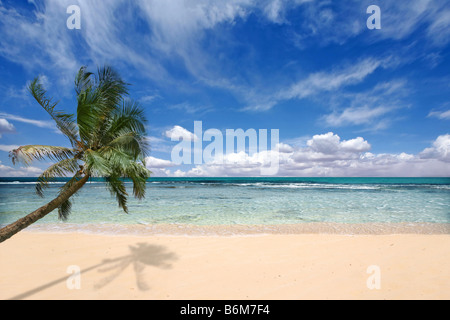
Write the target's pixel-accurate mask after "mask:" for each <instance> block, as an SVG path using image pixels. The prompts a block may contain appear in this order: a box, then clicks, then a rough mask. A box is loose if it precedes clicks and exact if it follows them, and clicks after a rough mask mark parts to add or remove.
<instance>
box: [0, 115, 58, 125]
mask: <svg viewBox="0 0 450 320" xmlns="http://www.w3.org/2000/svg"><path fill="white" fill-rule="evenodd" d="M0 117H2V118H5V119H8V120H11V121H18V122H23V123H28V124H31V125H33V126H36V127H39V128H49V129H56V126H55V123H54V122H53V121H45V120H34V119H28V118H25V117H22V116H17V115H13V114H9V113H4V112H0Z"/></svg>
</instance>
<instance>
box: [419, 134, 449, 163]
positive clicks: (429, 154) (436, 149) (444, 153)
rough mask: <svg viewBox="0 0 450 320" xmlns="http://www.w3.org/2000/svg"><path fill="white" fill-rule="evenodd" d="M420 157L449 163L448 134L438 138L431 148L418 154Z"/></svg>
mask: <svg viewBox="0 0 450 320" xmlns="http://www.w3.org/2000/svg"><path fill="white" fill-rule="evenodd" d="M420 157H421V158H422V159H437V160H441V161H444V162H450V134H446V135H443V136H440V137H438V138H437V139H436V141H434V142H433V146H432V147H431V148H427V149H425V150H424V151H423V152H422V153H420Z"/></svg>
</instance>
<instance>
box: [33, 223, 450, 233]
mask: <svg viewBox="0 0 450 320" xmlns="http://www.w3.org/2000/svg"><path fill="white" fill-rule="evenodd" d="M26 232H32V233H51V234H67V233H82V234H101V235H115V236H124V235H129V236H157V235H173V236H237V235H264V234H272V235H296V234H297V235H300V234H337V235H393V234H422V235H450V223H362V224H344V223H327V222H320V223H304V224H292V225H212V226H197V225H188V224H158V225H119V224H60V223H58V224H41V225H34V226H31V227H29V228H28V229H26Z"/></svg>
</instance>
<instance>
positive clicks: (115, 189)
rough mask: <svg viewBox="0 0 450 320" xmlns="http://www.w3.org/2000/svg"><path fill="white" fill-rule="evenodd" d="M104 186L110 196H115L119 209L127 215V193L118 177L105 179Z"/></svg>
mask: <svg viewBox="0 0 450 320" xmlns="http://www.w3.org/2000/svg"><path fill="white" fill-rule="evenodd" d="M106 184H107V186H108V188H109V191H110V192H111V195H112V196H115V197H116V199H117V202H118V204H119V208H121V209H122V210H123V211H124V212H125V213H128V206H127V201H128V193H127V190H126V188H125V184H124V183H123V181H122V180H120V178H119V177H118V176H110V177H107V178H106Z"/></svg>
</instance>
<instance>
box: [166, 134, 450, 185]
mask: <svg viewBox="0 0 450 320" xmlns="http://www.w3.org/2000/svg"><path fill="white" fill-rule="evenodd" d="M370 149H371V146H370V144H369V143H368V142H367V141H366V140H365V139H364V138H362V137H358V138H354V139H350V140H341V138H340V137H339V136H338V135H336V134H334V133H332V132H330V133H327V134H322V135H315V136H313V137H312V138H311V139H309V140H308V142H307V145H306V146H304V147H297V148H294V147H292V146H289V145H287V144H283V145H282V147H280V148H279V150H278V151H275V150H273V151H264V152H259V153H255V154H253V155H251V156H250V155H248V154H246V153H245V152H239V153H232V154H227V155H225V156H224V157H223V158H222V159H218V160H215V161H212V162H210V163H207V164H202V165H197V166H196V167H194V168H192V169H189V170H187V171H183V170H180V169H179V170H176V171H175V172H171V171H169V170H167V169H162V170H164V171H163V174H164V175H168V176H178V177H181V176H187V177H196V176H205V177H207V176H210V177H212V176H214V177H221V176H223V177H228V176H247V177H251V176H261V168H263V167H268V166H270V165H271V164H273V162H272V161H273V159H279V171H278V174H277V176H297V177H316V176H334V177H337V176H338V177H370V176H373V177H397V176H398V177H420V176H438V177H439V176H449V175H450V166H449V165H448V163H449V162H450V135H449V134H447V135H443V136H440V137H438V138H437V139H436V141H434V143H433V146H432V147H431V148H427V149H425V150H424V151H423V152H421V153H419V154H417V155H414V154H407V153H399V154H374V153H371V152H369V150H370ZM283 151H289V152H283ZM291 151H292V152H291Z"/></svg>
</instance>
